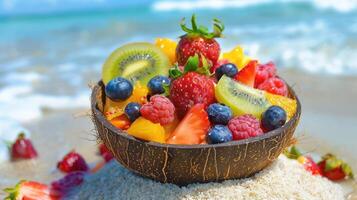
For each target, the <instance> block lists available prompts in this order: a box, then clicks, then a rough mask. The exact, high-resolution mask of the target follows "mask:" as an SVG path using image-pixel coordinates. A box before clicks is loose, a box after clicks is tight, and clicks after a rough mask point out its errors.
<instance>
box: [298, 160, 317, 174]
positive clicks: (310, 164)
mask: <svg viewBox="0 0 357 200" xmlns="http://www.w3.org/2000/svg"><path fill="white" fill-rule="evenodd" d="M297 160H298V161H299V163H301V164H303V166H304V168H305V169H306V170H307V171H309V172H311V174H312V175H321V174H322V173H321V170H320V168H319V166H318V165H317V164H316V162H315V161H314V160H313V159H312V158H311V157H310V156H299V157H298V159H297Z"/></svg>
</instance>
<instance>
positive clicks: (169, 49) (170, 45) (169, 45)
mask: <svg viewBox="0 0 357 200" xmlns="http://www.w3.org/2000/svg"><path fill="white" fill-rule="evenodd" d="M155 45H156V46H157V47H159V48H160V49H161V50H162V51H163V52H164V53H165V54H166V56H167V57H168V58H169V60H170V63H171V64H174V63H175V62H176V46H177V43H176V42H175V41H173V40H171V39H168V38H157V39H156V40H155Z"/></svg>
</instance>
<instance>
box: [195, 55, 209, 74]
mask: <svg viewBox="0 0 357 200" xmlns="http://www.w3.org/2000/svg"><path fill="white" fill-rule="evenodd" d="M201 60H202V67H199V68H198V69H197V70H196V71H197V72H198V73H200V74H204V75H208V76H211V75H212V73H211V71H210V68H211V65H210V64H209V63H208V61H207V59H206V57H204V56H202V55H201Z"/></svg>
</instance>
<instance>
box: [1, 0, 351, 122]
mask: <svg viewBox="0 0 357 200" xmlns="http://www.w3.org/2000/svg"><path fill="white" fill-rule="evenodd" d="M192 13H195V14H196V15H197V16H198V20H199V22H200V23H203V24H205V25H209V24H210V20H211V19H212V18H214V17H216V18H219V19H221V20H222V21H223V22H224V23H225V26H226V30H225V31H224V35H225V38H223V39H219V42H220V43H221V45H222V49H223V50H229V49H230V48H233V47H234V46H236V45H238V44H239V45H241V46H243V47H244V49H245V51H246V53H247V54H248V55H250V56H251V57H253V58H257V59H259V60H260V61H261V62H267V61H271V60H272V61H274V62H275V63H276V64H277V65H278V67H279V68H293V69H296V70H301V71H305V72H306V73H317V74H327V75H331V76H346V75H349V76H356V75H357V2H356V1H352V0H346V1H344V0H340V1H330V0H327V1H323V0H311V1H294V0H290V1H287V0H279V1H272V0H252V1H248V0H243V1H238V0H237V1H235V0H230V1H223V0H211V1H203V0H198V1H188V0H183V1H153V0H145V1H139V0H132V1H130V2H118V1H114V0H88V1H83V0H78V1H69V0H61V1H59V0H42V1H36V0H27V1H18V0H2V1H0V77H1V78H0V111H1V112H0V119H1V121H0V123H5V122H4V121H6V119H11V120H16V121H18V122H29V121H31V120H34V119H38V118H40V117H41V116H43V111H44V110H46V109H66V108H88V107H89V95H90V89H89V87H88V84H90V83H95V82H96V81H98V80H99V79H100V78H101V77H100V74H101V67H102V63H103V62H104V61H105V59H106V57H107V56H108V55H109V54H110V52H112V51H113V50H114V49H115V48H117V47H119V46H120V45H122V44H125V43H128V42H133V41H154V39H155V38H157V37H169V38H172V39H177V38H178V37H179V36H180V35H182V31H181V30H180V27H179V25H178V24H179V21H180V19H181V18H182V17H187V18H189V17H190V16H191V15H192Z"/></svg>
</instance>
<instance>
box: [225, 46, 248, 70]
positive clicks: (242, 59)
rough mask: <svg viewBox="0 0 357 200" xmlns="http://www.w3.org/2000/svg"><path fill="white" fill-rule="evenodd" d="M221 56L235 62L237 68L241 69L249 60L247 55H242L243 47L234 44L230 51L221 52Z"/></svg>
mask: <svg viewBox="0 0 357 200" xmlns="http://www.w3.org/2000/svg"><path fill="white" fill-rule="evenodd" d="M222 58H223V59H227V60H229V62H231V63H233V64H235V65H236V66H237V67H238V69H239V70H241V69H243V68H244V67H245V66H246V65H247V64H248V63H249V61H250V60H251V59H250V58H249V57H248V56H246V55H244V51H243V48H242V47H240V46H236V47H235V48H233V49H232V50H231V51H229V52H225V53H223V55H222Z"/></svg>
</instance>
